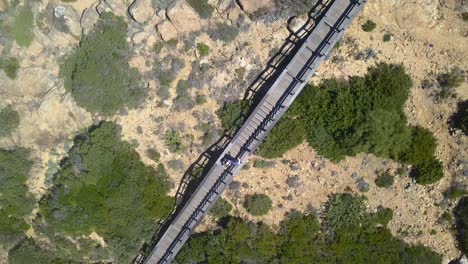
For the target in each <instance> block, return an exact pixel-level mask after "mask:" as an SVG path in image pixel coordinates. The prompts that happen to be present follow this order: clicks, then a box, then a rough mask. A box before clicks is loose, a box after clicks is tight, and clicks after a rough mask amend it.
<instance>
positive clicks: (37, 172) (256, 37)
mask: <svg viewBox="0 0 468 264" xmlns="http://www.w3.org/2000/svg"><path fill="white" fill-rule="evenodd" d="M45 2H48V1H45ZM94 2H95V1H91V0H86V1H77V2H76V3H73V4H72V6H73V8H74V9H75V10H76V11H77V12H78V14H80V15H81V14H82V12H83V10H84V9H85V8H88V7H90V6H91V5H92V4H93V3H94ZM109 2H112V3H116V5H117V6H119V8H120V9H119V10H125V9H126V7H128V5H129V4H130V3H128V2H129V1H109ZM212 2H213V3H215V2H216V1H212ZM445 2H446V3H445V6H441V4H440V3H439V1H436V0H421V1H403V0H401V1H400V0H369V3H368V5H367V6H366V8H365V10H364V12H363V13H362V14H361V15H360V17H359V18H358V19H357V20H356V21H355V23H354V24H353V26H352V27H351V28H350V29H349V30H348V31H347V32H346V34H345V37H344V41H343V44H342V45H341V47H340V48H339V49H338V50H337V51H335V53H334V54H333V55H332V56H331V60H329V61H328V62H326V63H325V64H324V65H322V67H321V68H320V69H319V71H318V73H317V75H316V77H314V78H313V80H312V81H313V82H315V83H316V82H319V81H320V80H321V79H324V78H330V77H337V78H343V79H346V78H348V76H352V75H363V74H365V73H366V69H367V68H368V67H369V66H372V65H375V63H377V62H389V63H403V64H404V65H405V66H406V68H407V70H408V72H409V74H410V75H411V76H412V78H413V80H414V87H413V89H412V91H411V95H410V98H409V100H408V102H407V105H406V110H405V111H406V114H407V116H408V119H409V122H410V123H411V124H414V125H416V124H417V125H420V126H423V127H425V128H428V129H430V130H431V131H432V132H433V133H434V135H435V137H436V138H437V140H438V144H439V145H438V149H437V156H438V158H439V159H441V161H442V162H443V164H444V168H445V177H444V178H443V179H442V180H441V181H440V182H438V183H437V184H434V185H431V186H427V187H424V186H420V185H416V184H415V183H413V182H411V180H410V178H409V177H407V175H403V176H401V177H398V178H397V179H396V182H395V184H394V185H393V186H392V187H391V188H390V189H383V188H378V187H377V186H375V184H374V180H375V178H376V175H377V172H379V171H384V170H387V169H389V170H391V171H395V170H396V169H397V167H398V164H396V163H394V162H392V161H389V160H384V159H381V158H377V157H375V156H372V155H367V154H360V155H358V156H356V157H348V158H347V159H346V160H344V161H342V162H340V163H338V164H333V163H332V162H330V161H328V160H325V159H323V158H321V157H320V156H318V155H317V154H316V153H315V151H314V150H313V149H312V148H310V147H309V146H307V145H306V144H305V143H304V144H302V145H301V146H299V147H297V148H296V149H293V150H291V151H289V152H288V153H287V154H286V155H285V156H284V157H283V158H282V159H278V160H275V164H276V165H275V167H273V168H269V169H255V168H250V169H248V170H244V171H243V172H242V173H241V174H240V175H239V176H238V177H237V178H236V180H237V181H239V182H240V183H241V186H242V187H241V188H240V192H239V193H238V194H236V193H233V192H227V193H225V194H224V197H225V198H226V199H227V200H228V201H230V202H231V203H232V204H233V205H235V212H234V213H235V214H237V215H239V216H241V217H243V218H245V219H249V220H253V221H264V222H266V223H268V224H269V225H272V226H276V225H278V224H279V222H280V221H281V220H282V219H284V215H285V213H286V212H288V211H290V210H293V209H294V210H300V211H306V212H311V213H317V214H318V215H320V213H321V211H322V209H323V206H324V203H325V202H326V201H327V199H328V197H329V196H330V195H332V194H334V193H339V192H344V191H346V190H349V189H351V190H352V191H353V192H355V193H359V191H358V190H357V188H356V181H355V180H354V179H353V178H352V177H351V175H353V174H354V175H358V176H361V177H362V178H363V179H364V180H365V181H366V182H367V183H369V185H370V190H369V191H368V192H365V193H362V194H363V195H365V196H366V197H367V198H368V205H369V210H370V211H372V210H375V209H376V208H377V207H378V206H384V207H389V208H391V209H393V211H394V218H393V220H392V221H391V222H390V224H389V227H390V229H391V230H392V233H393V234H394V235H395V236H397V237H400V238H402V239H403V240H405V241H407V242H409V243H415V244H417V243H421V244H424V245H426V246H429V247H431V248H432V249H433V250H434V251H436V252H438V253H440V254H442V255H444V257H445V263H448V261H449V260H450V259H454V258H457V257H459V256H460V254H461V252H460V251H459V250H458V249H457V248H456V242H455V240H454V236H453V234H452V231H451V230H450V226H449V225H446V224H439V223H438V219H439V218H440V216H441V214H442V213H443V212H444V211H445V210H449V209H451V208H452V207H453V206H454V205H455V202H449V203H441V202H442V199H443V196H442V193H443V192H444V191H445V190H446V189H447V188H448V187H449V186H450V185H451V184H452V182H454V181H457V182H464V183H468V177H464V176H463V171H464V170H468V168H467V166H468V165H467V163H466V162H465V163H463V162H462V161H467V160H468V147H467V146H468V138H467V137H465V136H463V135H462V134H461V133H456V134H454V135H451V134H450V133H449V128H448V126H447V124H446V121H447V119H448V118H449V116H450V115H451V114H452V113H453V112H454V111H455V109H456V103H457V99H454V98H451V99H447V100H445V101H443V102H440V103H436V102H434V99H433V98H432V97H431V95H430V91H428V90H423V89H422V88H421V82H422V81H423V80H425V79H428V78H434V76H435V75H437V74H438V73H440V72H446V71H448V70H450V69H451V68H452V67H454V66H457V67H459V68H461V69H463V70H466V69H468V44H467V43H468V42H467V36H468V23H467V22H464V21H463V20H462V19H461V18H460V16H459V14H460V12H459V11H456V10H455V8H459V6H458V5H459V4H457V3H458V2H457V1H455V0H448V1H445ZM3 4H4V3H3V1H2V0H0V7H1V6H2V5H3ZM215 4H216V3H215ZM44 7H45V4H44V6H42V8H44ZM464 8H465V9H466V8H468V7H466V6H465V7H464ZM0 9H1V8H0ZM240 12H242V11H240V9H239V10H238V9H234V11H232V12H230V13H229V12H223V13H222V14H218V15H216V16H215V17H214V18H213V19H212V21H210V23H214V22H215V21H216V20H221V19H222V18H227V17H229V18H232V17H233V16H235V15H238V14H239V13H240ZM164 19H166V18H164V15H163V16H154V17H153V18H151V21H152V22H151V23H149V24H148V25H146V26H144V27H143V26H142V27H140V28H142V29H141V30H142V31H141V32H143V33H145V34H147V36H151V37H148V38H147V40H148V41H147V42H144V41H143V42H139V41H136V40H135V39H131V38H130V37H129V42H131V43H132V45H133V48H134V50H135V52H134V56H133V59H132V61H131V62H130V64H131V65H132V66H134V67H136V68H138V70H139V71H140V72H141V73H146V72H148V71H150V70H151V69H150V68H149V67H148V65H151V64H152V62H153V58H154V52H153V51H152V44H153V43H154V41H156V40H157V41H159V40H160V38H161V36H160V34H157V33H156V30H155V23H156V22H159V21H161V20H164ZM367 19H372V20H373V21H375V22H376V23H377V29H376V30H375V31H374V32H372V33H366V32H363V31H362V29H361V24H363V23H364V22H365V21H366V20H367ZM75 22H76V23H79V22H78V21H75ZM249 23H250V27H249V28H248V29H247V30H246V31H244V32H241V33H240V34H239V37H238V38H237V39H236V40H235V41H233V42H232V43H230V44H223V43H221V42H215V41H212V40H211V39H210V38H209V37H208V35H207V34H206V33H201V34H198V35H197V37H196V40H195V43H198V42H203V43H206V44H207V45H209V46H210V55H209V56H207V57H205V58H202V59H201V60H202V61H203V62H206V63H208V64H216V65H221V66H222V67H221V66H220V67H216V68H212V69H211V70H210V71H209V73H208V74H209V75H210V77H211V78H210V79H211V81H210V83H209V84H208V85H206V86H205V87H204V88H203V89H199V90H196V89H193V90H194V91H192V93H193V95H195V93H197V94H203V95H206V97H207V99H208V102H207V103H206V104H204V105H201V106H196V107H195V108H193V109H192V110H190V111H181V112H176V111H174V110H173V109H171V108H170V107H169V106H171V105H172V103H173V99H174V98H175V91H174V90H175V89H173V90H172V91H171V93H172V96H171V98H170V99H168V100H166V101H162V100H160V99H159V98H158V97H157V95H156V90H157V85H156V83H155V82H154V81H150V82H149V83H148V86H149V87H150V95H149V96H148V98H147V100H146V102H145V103H144V104H143V105H142V106H141V107H140V108H138V109H134V110H129V111H128V112H127V113H126V114H123V115H115V116H112V117H109V118H108V119H109V120H112V121H116V122H117V123H119V124H120V125H122V127H123V136H124V138H125V139H126V140H128V141H131V142H134V143H136V146H137V151H138V152H139V153H140V155H141V157H142V159H143V161H144V162H145V163H147V164H149V165H156V163H155V162H153V161H152V160H150V159H149V158H148V157H147V156H146V154H145V151H146V150H147V149H148V148H150V147H154V148H156V149H157V150H158V151H159V152H161V154H162V157H161V161H162V162H163V163H165V165H167V163H168V162H169V161H171V160H174V159H180V160H182V161H183V164H184V169H177V168H176V169H172V168H169V166H166V167H168V171H169V173H170V175H171V179H172V180H173V182H174V183H175V187H174V188H173V190H172V192H171V193H172V194H174V193H175V190H176V188H177V185H178V183H179V181H180V179H181V178H182V176H183V173H184V171H185V168H188V166H189V165H190V164H191V163H192V162H193V161H194V160H195V159H196V158H197V157H198V156H199V154H200V149H199V148H197V147H195V146H196V145H197V144H199V143H200V140H199V137H200V136H201V132H199V131H197V130H196V129H195V126H196V125H197V124H199V123H200V122H207V123H214V124H216V126H217V127H219V123H218V120H217V119H216V117H215V111H216V110H217V109H218V108H219V107H220V103H221V101H222V100H221V99H223V100H234V99H239V98H241V97H242V95H243V93H244V91H243V90H242V89H243V87H245V85H244V86H240V85H241V84H238V83H239V81H238V80H237V77H236V76H235V69H237V68H239V67H245V68H246V70H247V76H248V75H249V73H251V74H252V75H253V77H255V73H256V72H257V71H258V70H260V69H262V68H263V67H264V66H265V65H266V62H267V61H268V59H269V56H270V55H269V54H270V51H271V50H273V49H274V48H275V47H279V46H280V45H281V44H283V42H284V40H285V38H286V37H287V36H288V34H289V32H288V30H287V28H286V24H287V22H286V21H284V20H280V21H277V22H274V23H271V24H264V23H261V22H249ZM385 33H391V34H392V35H393V37H392V39H391V41H389V42H383V41H382V38H383V35H384V34H385ZM179 38H180V39H181V40H182V39H183V37H182V36H180V37H179ZM150 40H154V41H150ZM78 41H79V39H78V38H76V37H73V36H71V35H69V34H65V33H61V32H55V31H51V32H50V33H49V35H44V34H43V33H41V32H40V31H39V30H38V29H35V40H34V42H33V44H32V45H31V46H30V47H29V48H27V49H23V48H19V47H18V46H16V44H14V46H13V48H12V51H11V55H13V56H16V57H18V58H19V61H20V64H21V69H20V70H19V72H18V78H17V80H15V81H11V80H9V79H8V78H6V76H5V75H4V74H3V72H1V71H0V108H1V107H3V105H6V104H9V103H12V104H13V105H14V108H15V109H16V110H17V111H18V112H19V113H20V116H21V123H20V126H19V128H18V130H17V131H16V132H15V133H14V134H13V135H12V136H11V137H8V138H3V139H0V147H2V148H12V147H14V146H21V147H27V148H31V149H32V150H33V160H34V161H35V163H34V167H33V170H32V171H31V178H30V180H29V181H28V184H29V187H30V190H31V192H32V193H34V194H35V195H36V196H37V197H38V198H39V197H40V196H41V195H43V194H44V193H45V192H46V190H47V187H48V180H50V177H51V175H53V173H54V172H56V170H57V168H58V165H57V164H58V162H59V161H60V160H61V159H62V158H63V157H65V155H66V151H67V150H68V148H69V147H70V146H71V144H72V141H71V140H72V138H73V136H74V135H75V134H76V133H78V132H80V131H82V130H83V129H85V128H86V127H88V126H90V125H91V124H93V123H95V122H98V121H100V120H102V119H103V118H102V117H98V116H92V115H91V114H89V113H87V112H86V111H85V110H84V109H82V108H80V107H79V106H77V105H76V104H75V102H74V101H73V98H71V96H70V95H69V94H68V93H67V92H66V91H65V89H64V87H63V81H62V80H61V79H60V78H59V77H58V72H59V64H58V62H57V61H58V57H60V56H61V55H64V54H66V53H67V52H69V51H70V50H72V49H73V46H74V45H77V44H78ZM183 45H184V44H183V43H182V41H179V43H178V49H179V50H181V49H183ZM370 49H372V50H373V51H374V53H375V55H374V56H371V57H372V58H368V59H366V58H362V59H359V60H356V59H355V57H356V55H357V53H359V52H364V53H365V54H368V51H369V50H370ZM1 50H3V47H1V46H0V51H1ZM51 50H55V52H54V53H52V52H50V51H51ZM195 50H196V49H192V50H191V51H190V52H188V53H184V52H182V53H181V52H179V51H178V50H177V49H175V48H174V49H170V50H169V51H168V52H170V53H171V54H173V55H174V56H177V57H179V58H181V59H183V60H184V62H185V67H184V69H183V70H181V72H180V74H179V76H178V79H185V78H187V76H188V75H189V73H190V71H191V62H192V61H195V60H197V59H198V54H196V51H195ZM162 55H164V53H163V54H162ZM160 56H161V55H160ZM248 79H249V80H250V79H252V78H248ZM176 83H177V81H175V82H174V86H175V84H176ZM230 83H234V84H235V85H234V86H233V88H232V90H231V91H229V92H231V93H232V94H231V93H229V96H225V97H222V96H221V95H219V94H220V93H222V92H220V91H219V89H221V87H225V86H227V85H229V84H230ZM456 93H457V95H458V98H459V99H458V100H466V99H468V84H467V82H465V83H463V84H462V86H461V87H459V88H457V90H456ZM220 98H221V99H220ZM200 116H201V117H200ZM197 117H198V118H197ZM139 127H141V129H140V128H139ZM169 128H172V129H176V130H178V131H180V132H181V134H182V135H186V136H187V137H186V138H184V142H185V143H186V145H187V149H186V151H184V152H182V153H178V154H174V153H171V152H169V150H168V149H167V148H166V147H165V146H164V133H165V131H166V130H167V129H169ZM138 130H140V131H142V132H141V133H140V132H138ZM189 135H193V139H191V138H190V136H189ZM283 159H284V160H288V161H289V163H288V164H284V163H283V162H282V160H283ZM291 164H294V166H291ZM291 175H292V176H294V175H296V176H298V177H299V183H300V184H299V186H298V187H296V188H292V187H289V186H288V185H287V183H286V180H287V178H288V176H291ZM256 192H261V193H266V194H268V195H269V196H270V197H271V198H272V200H273V210H271V212H270V213H269V214H268V215H266V216H263V217H252V216H250V215H249V214H247V213H246V212H245V210H244V209H243V207H242V203H243V198H244V197H245V195H248V194H251V193H256ZM214 225H215V224H214V221H213V219H211V218H210V217H208V218H207V219H205V221H204V222H203V224H202V225H201V226H200V227H199V228H198V231H205V230H209V229H211V228H214ZM431 230H435V231H436V234H435V235H431V234H430V233H431ZM28 234H29V235H31V236H34V232H33V230H31V231H30V232H28ZM90 237H91V238H93V239H96V240H98V241H102V243H103V244H105V241H104V240H102V238H100V237H99V234H96V233H93V234H90ZM4 257H5V252H0V262H2V260H4Z"/></svg>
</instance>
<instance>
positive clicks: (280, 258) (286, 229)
mask: <svg viewBox="0 0 468 264" xmlns="http://www.w3.org/2000/svg"><path fill="white" fill-rule="evenodd" d="M362 209H364V208H362ZM379 212H381V213H382V216H383V217H382V221H381V222H382V223H385V222H388V219H389V218H391V210H390V211H389V210H386V209H381V210H379ZM361 214H362V217H363V218H374V214H368V213H366V212H365V211H362V212H361ZM344 220H346V219H344ZM324 224H325V225H327V222H326V221H325V223H324ZM275 229H277V230H272V229H270V228H269V227H267V226H266V225H265V224H262V223H261V222H259V223H248V222H246V221H243V220H241V219H238V218H230V219H227V221H226V224H224V225H223V228H222V229H220V230H217V231H216V232H204V233H201V234H199V235H198V236H193V237H192V238H191V239H190V240H189V241H188V243H187V244H186V245H184V247H183V248H182V250H181V252H180V253H179V254H178V255H177V257H176V261H177V263H181V264H188V263H319V264H327V263H425V264H426V263H427V264H439V263H440V262H441V261H442V257H441V256H440V255H438V254H437V253H435V252H433V251H431V250H430V249H429V248H425V247H423V246H418V245H416V246H412V245H409V244H406V243H405V242H404V241H402V240H399V239H397V238H395V237H393V236H392V233H391V232H390V230H388V228H387V227H386V226H385V225H384V226H381V227H379V228H369V226H367V225H364V224H363V225H357V226H352V227H350V228H347V229H339V230H336V232H321V227H320V223H319V221H318V219H317V218H316V217H315V216H313V215H304V214H303V213H300V212H291V213H289V214H288V215H287V218H286V219H285V220H284V221H282V222H281V223H280V224H279V227H278V228H275Z"/></svg>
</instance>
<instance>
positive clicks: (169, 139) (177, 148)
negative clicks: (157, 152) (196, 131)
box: [164, 129, 185, 152]
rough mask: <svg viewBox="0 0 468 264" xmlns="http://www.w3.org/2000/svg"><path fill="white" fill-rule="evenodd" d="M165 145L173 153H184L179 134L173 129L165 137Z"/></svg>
mask: <svg viewBox="0 0 468 264" xmlns="http://www.w3.org/2000/svg"><path fill="white" fill-rule="evenodd" d="M164 145H166V147H167V148H168V149H169V151H171V152H182V151H183V150H184V149H185V147H184V145H183V144H182V138H181V137H180V134H179V132H177V131H175V130H173V129H172V130H169V131H167V132H166V135H165V136H164Z"/></svg>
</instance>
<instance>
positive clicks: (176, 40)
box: [164, 38, 179, 47]
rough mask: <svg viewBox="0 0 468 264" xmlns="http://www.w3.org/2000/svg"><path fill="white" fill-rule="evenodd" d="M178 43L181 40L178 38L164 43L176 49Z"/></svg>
mask: <svg viewBox="0 0 468 264" xmlns="http://www.w3.org/2000/svg"><path fill="white" fill-rule="evenodd" d="M178 43H179V40H178V39H176V38H171V39H170V40H168V41H165V42H164V44H166V45H168V46H170V47H176V46H177V44H178Z"/></svg>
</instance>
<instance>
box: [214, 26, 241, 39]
mask: <svg viewBox="0 0 468 264" xmlns="http://www.w3.org/2000/svg"><path fill="white" fill-rule="evenodd" d="M209 35H210V38H211V39H213V40H220V41H223V42H228V43H229V42H231V41H233V40H235V39H236V38H237V35H239V29H238V28H237V27H235V26H231V25H228V24H226V23H217V24H216V28H214V29H213V30H211V31H210V32H209Z"/></svg>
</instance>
